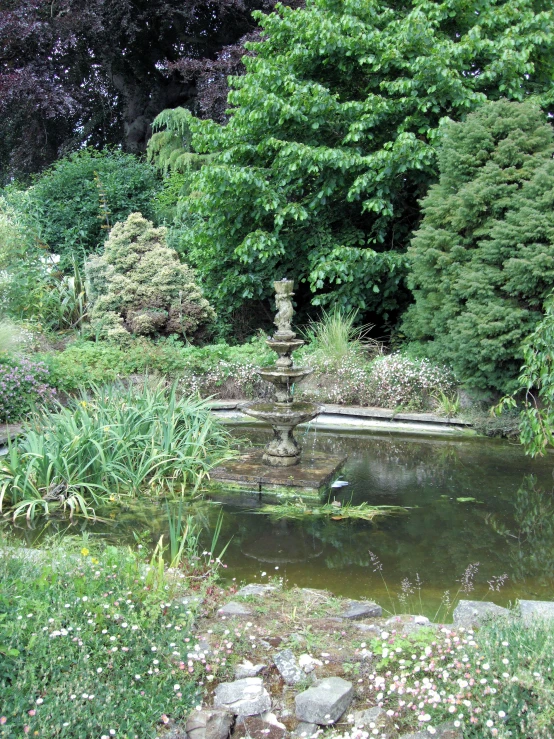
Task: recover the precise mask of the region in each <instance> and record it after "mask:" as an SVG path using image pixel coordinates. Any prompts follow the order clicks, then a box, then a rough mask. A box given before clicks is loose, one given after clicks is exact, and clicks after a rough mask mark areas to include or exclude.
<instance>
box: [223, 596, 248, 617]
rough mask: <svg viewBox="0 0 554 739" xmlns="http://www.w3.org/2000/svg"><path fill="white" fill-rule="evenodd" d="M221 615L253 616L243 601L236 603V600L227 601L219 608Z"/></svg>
mask: <svg viewBox="0 0 554 739" xmlns="http://www.w3.org/2000/svg"><path fill="white" fill-rule="evenodd" d="M217 613H218V615H219V616H251V615H252V611H251V610H250V609H249V608H247V607H246V606H245V605H243V604H242V603H236V602H235V601H234V600H232V601H230V602H229V603H226V604H225V605H224V606H222V607H221V608H220V609H219V610H218V612H217Z"/></svg>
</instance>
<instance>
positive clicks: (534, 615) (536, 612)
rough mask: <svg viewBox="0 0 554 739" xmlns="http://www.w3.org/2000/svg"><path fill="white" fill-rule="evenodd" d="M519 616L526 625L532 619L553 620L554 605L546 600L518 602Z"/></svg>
mask: <svg viewBox="0 0 554 739" xmlns="http://www.w3.org/2000/svg"><path fill="white" fill-rule="evenodd" d="M519 614H520V616H521V618H522V619H523V620H524V622H525V623H526V624H529V623H531V621H533V620H534V619H539V620H541V619H542V620H544V619H553V618H554V603H553V602H552V601H548V600H520V601H519Z"/></svg>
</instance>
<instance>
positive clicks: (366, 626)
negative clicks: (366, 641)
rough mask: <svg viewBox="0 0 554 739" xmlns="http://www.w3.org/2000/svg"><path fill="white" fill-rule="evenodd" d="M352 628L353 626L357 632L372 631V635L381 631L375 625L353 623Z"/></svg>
mask: <svg viewBox="0 0 554 739" xmlns="http://www.w3.org/2000/svg"><path fill="white" fill-rule="evenodd" d="M352 626H355V627H356V628H357V629H358V630H359V631H373V632H374V633H377V632H379V631H381V629H380V628H379V626H377V624H360V623H356V622H355V621H354V623H353V624H352Z"/></svg>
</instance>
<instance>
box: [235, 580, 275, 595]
mask: <svg viewBox="0 0 554 739" xmlns="http://www.w3.org/2000/svg"><path fill="white" fill-rule="evenodd" d="M276 590H277V588H276V587H275V585H263V584H262V583H254V582H253V583H249V584H248V585H245V586H244V587H242V588H241V589H240V590H239V591H238V592H237V595H239V596H241V597H246V596H249V595H255V596H258V595H268V594H269V593H273V592H275V591H276Z"/></svg>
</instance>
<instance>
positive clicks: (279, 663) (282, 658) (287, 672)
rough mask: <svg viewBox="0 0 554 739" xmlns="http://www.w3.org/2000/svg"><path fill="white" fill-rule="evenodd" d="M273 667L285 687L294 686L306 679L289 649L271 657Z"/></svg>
mask: <svg viewBox="0 0 554 739" xmlns="http://www.w3.org/2000/svg"><path fill="white" fill-rule="evenodd" d="M273 661H274V662H275V667H276V668H277V669H278V670H279V674H280V675H281V677H282V678H283V680H284V681H285V682H286V684H287V685H296V683H299V682H302V680H305V679H306V674H305V673H304V671H303V670H302V669H301V668H300V665H299V664H298V662H297V661H296V657H295V656H294V654H293V653H292V652H291V650H290V649H283V651H282V652H277V654H276V655H275V656H274V657H273Z"/></svg>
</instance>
